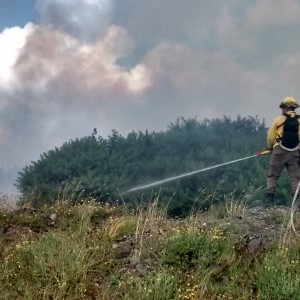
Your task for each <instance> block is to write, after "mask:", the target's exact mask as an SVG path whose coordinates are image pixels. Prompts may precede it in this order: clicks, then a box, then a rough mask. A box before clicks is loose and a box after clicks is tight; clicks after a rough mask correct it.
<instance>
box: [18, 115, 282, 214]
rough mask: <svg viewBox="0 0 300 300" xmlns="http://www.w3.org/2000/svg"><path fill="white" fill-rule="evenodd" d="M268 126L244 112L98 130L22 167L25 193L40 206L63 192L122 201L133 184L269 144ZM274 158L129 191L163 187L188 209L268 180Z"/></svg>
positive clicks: (174, 204)
mask: <svg viewBox="0 0 300 300" xmlns="http://www.w3.org/2000/svg"><path fill="white" fill-rule="evenodd" d="M266 131H267V128H266V126H265V123H264V122H263V121H260V120H259V119H258V118H257V117H256V118H253V117H241V116H238V117H237V118H236V119H235V120H232V119H230V118H228V117H223V119H212V120H203V121H198V120H197V119H196V118H191V119H184V118H178V119H177V120H176V121H175V122H174V123H171V124H170V125H169V126H168V129H167V130H166V131H164V132H151V133H150V132H148V131H146V132H145V133H143V132H131V133H130V134H128V135H127V137H123V136H121V135H120V134H119V133H118V132H117V131H116V130H113V131H112V133H111V135H110V136H108V137H107V138H103V137H101V136H97V133H96V132H94V133H93V134H92V135H90V136H86V137H83V138H78V139H76V140H71V141H69V142H67V143H65V144H63V145H62V146H61V147H60V148H55V149H53V150H50V151H48V152H47V153H43V154H42V155H41V157H40V159H39V160H38V161H36V162H32V163H31V164H30V165H29V166H26V167H25V168H24V169H23V171H22V172H20V173H19V177H18V179H17V183H16V186H17V187H18V189H19V191H20V192H21V193H22V195H23V199H28V198H30V199H31V201H33V202H34V205H36V206H39V205H42V204H44V203H49V202H54V201H55V199H58V198H59V197H62V195H68V197H69V198H70V196H72V198H73V199H76V200H77V199H83V198H84V199H86V198H88V197H92V198H94V199H101V200H105V201H115V200H117V199H120V194H122V192H123V191H126V190H128V189H130V188H132V187H135V186H139V185H143V184H147V183H151V182H153V181H157V180H161V179H165V178H168V177H172V176H176V175H180V174H183V173H187V172H192V171H195V170H199V169H202V168H205V167H208V166H213V165H216V164H220V163H224V162H228V161H232V160H235V159H239V158H243V157H246V156H249V155H253V154H255V153H256V152H257V151H259V150H264V149H265V147H266ZM267 159H268V158H267V157H255V158H251V159H249V160H245V161H241V162H238V163H235V164H230V165H228V166H224V167H221V168H216V169H212V170H209V171H207V172H203V173H200V174H197V175H194V176H189V177H185V178H183V179H180V180H176V181H172V182H169V183H167V184H164V185H162V186H157V187H153V188H151V189H148V190H143V191H139V192H137V193H135V194H125V195H123V200H124V201H133V200H141V198H143V199H147V200H149V194H150V195H151V194H152V195H153V194H157V193H160V195H161V196H163V197H165V198H166V199H167V198H168V199H170V197H172V201H171V203H170V210H172V211H173V212H174V213H176V214H180V213H183V214H184V213H186V212H187V211H188V210H189V209H190V208H191V207H192V206H193V205H197V204H200V205H203V204H205V205H210V204H212V203H213V202H214V203H216V202H218V201H222V198H223V197H224V195H225V194H228V193H232V192H233V193H235V194H236V195H240V194H242V193H244V192H245V191H247V190H249V188H251V187H253V188H254V189H259V188H260V187H263V186H264V185H265V169H266V162H267ZM259 193H260V194H259ZM262 193H263V192H262V191H257V193H256V194H255V195H256V199H259V198H260V199H262V198H261V195H262ZM284 193H287V192H286V191H285V190H283V189H281V190H279V199H281V200H280V201H281V202H284V201H285V200H284V199H285V198H284V196H285V194H284ZM70 194H72V195H70ZM208 195H210V196H208ZM208 198H210V199H208ZM166 201H167V200H166Z"/></svg>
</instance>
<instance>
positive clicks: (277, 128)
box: [267, 111, 300, 149]
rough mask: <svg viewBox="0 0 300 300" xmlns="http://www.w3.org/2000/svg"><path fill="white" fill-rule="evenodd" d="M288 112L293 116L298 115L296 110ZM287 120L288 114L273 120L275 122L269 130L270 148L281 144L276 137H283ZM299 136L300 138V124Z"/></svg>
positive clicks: (268, 141)
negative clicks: (284, 124)
mask: <svg viewBox="0 0 300 300" xmlns="http://www.w3.org/2000/svg"><path fill="white" fill-rule="evenodd" d="M288 114H289V115H291V116H293V115H296V112H295V111H289V112H288ZM285 120H286V116H285V115H281V116H279V117H277V118H276V119H275V120H274V121H273V123H272V125H271V127H270V129H269V131H268V135H267V146H268V149H273V148H274V147H276V146H278V145H279V142H277V141H276V139H277V138H279V137H282V134H283V125H282V124H283V123H284V121H285ZM298 122H299V119H298ZM299 123H300V122H299ZM298 136H299V138H300V126H299V131H298Z"/></svg>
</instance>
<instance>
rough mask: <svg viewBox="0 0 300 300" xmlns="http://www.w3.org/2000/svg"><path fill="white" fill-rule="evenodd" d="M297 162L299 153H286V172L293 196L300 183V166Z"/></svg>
mask: <svg viewBox="0 0 300 300" xmlns="http://www.w3.org/2000/svg"><path fill="white" fill-rule="evenodd" d="M298 161H299V151H298V150H297V151H291V152H289V153H288V161H287V171H288V174H289V177H290V182H291V192H292V195H294V194H295V192H296V189H297V186H298V183H299V181H300V166H299V164H298Z"/></svg>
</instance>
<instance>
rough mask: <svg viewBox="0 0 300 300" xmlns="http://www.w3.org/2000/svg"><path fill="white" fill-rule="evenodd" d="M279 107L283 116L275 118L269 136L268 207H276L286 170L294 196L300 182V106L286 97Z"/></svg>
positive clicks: (294, 100)
mask: <svg viewBox="0 0 300 300" xmlns="http://www.w3.org/2000/svg"><path fill="white" fill-rule="evenodd" d="M279 107H280V108H281V110H282V114H281V115H280V116H278V117H277V118H275V120H274V121H273V123H272V125H271V127H270V129H269V131H268V135H267V146H268V150H270V151H271V152H272V153H271V158H270V161H269V165H268V169H267V189H266V192H267V205H274V194H275V192H276V186H277V181H278V179H279V177H280V174H281V172H282V171H283V169H284V168H286V169H287V172H288V175H289V179H290V185H291V192H292V195H294V194H295V192H296V189H297V185H298V182H299V180H300V167H299V138H300V126H299V122H300V120H299V116H298V115H297V114H296V112H295V109H296V108H298V107H299V105H298V103H297V100H296V99H295V98H293V97H286V98H284V99H283V100H282V102H281V103H280V105H279Z"/></svg>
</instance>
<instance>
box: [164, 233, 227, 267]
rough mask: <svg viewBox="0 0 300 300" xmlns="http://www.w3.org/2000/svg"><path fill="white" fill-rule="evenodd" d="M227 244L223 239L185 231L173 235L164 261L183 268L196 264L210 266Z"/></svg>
mask: <svg viewBox="0 0 300 300" xmlns="http://www.w3.org/2000/svg"><path fill="white" fill-rule="evenodd" d="M226 248H227V245H226V243H225V242H224V241H223V240H219V239H214V238H213V237H211V236H209V235H206V234H203V235H199V234H196V233H183V234H180V235H176V236H174V237H172V238H171V239H170V240H169V242H168V244H167V247H166V250H165V255H164V258H163V263H164V264H167V265H173V266H176V267H179V268H181V269H188V268H191V267H194V266H195V265H200V266H201V267H202V268H208V267H209V266H210V265H212V264H215V263H216V262H217V260H218V259H219V258H220V256H221V255H222V253H223V252H224V251H225V250H226Z"/></svg>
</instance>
